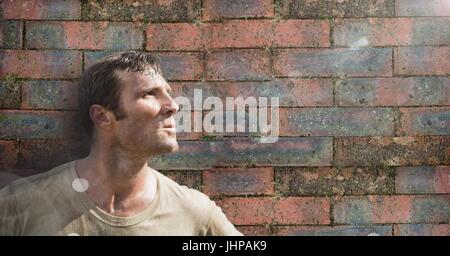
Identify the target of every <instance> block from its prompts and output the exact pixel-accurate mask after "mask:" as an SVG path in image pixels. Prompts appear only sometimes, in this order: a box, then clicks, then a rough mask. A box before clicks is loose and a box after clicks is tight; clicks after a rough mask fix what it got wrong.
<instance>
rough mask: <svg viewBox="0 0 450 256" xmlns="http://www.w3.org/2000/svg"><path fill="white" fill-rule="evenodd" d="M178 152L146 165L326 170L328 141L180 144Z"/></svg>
mask: <svg viewBox="0 0 450 256" xmlns="http://www.w3.org/2000/svg"><path fill="white" fill-rule="evenodd" d="M179 144H180V149H179V151H178V152H176V153H174V154H170V155H165V156H161V157H159V158H155V159H153V160H151V161H150V164H151V166H154V168H159V169H175V170H176V169H180V168H182V169H199V168H212V167H223V166H225V167H226V166H239V167H249V166H251V167H253V166H278V165H284V166H317V165H321V166H329V165H330V164H331V160H332V155H333V152H332V140H331V138H323V137H322V138H319V137H317V138H313V137H310V138H279V139H278V141H277V142H275V143H259V142H258V141H252V140H251V139H230V140H223V141H180V142H179Z"/></svg>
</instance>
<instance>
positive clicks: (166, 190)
mask: <svg viewBox="0 0 450 256" xmlns="http://www.w3.org/2000/svg"><path fill="white" fill-rule="evenodd" d="M156 173H157V177H158V179H159V180H160V182H161V185H162V187H161V189H162V191H161V194H162V196H163V197H164V198H167V199H168V200H171V201H172V202H174V201H177V203H178V204H180V206H184V207H188V208H198V209H202V210H204V209H207V208H210V207H211V204H212V203H213V202H212V201H211V199H210V198H209V197H208V196H207V195H205V194H204V193H202V192H200V191H198V190H196V189H193V188H189V187H187V186H185V185H180V184H178V183H177V182H175V181H174V180H172V179H170V178H169V177H167V176H165V175H164V174H162V173H160V172H158V171H156Z"/></svg>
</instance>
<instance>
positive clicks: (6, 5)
mask: <svg viewBox="0 0 450 256" xmlns="http://www.w3.org/2000/svg"><path fill="white" fill-rule="evenodd" d="M1 9H2V10H3V18H4V19H26V20H76V19H80V18H81V3H80V1H79V0H70V1H60V0H4V1H2V2H1Z"/></svg>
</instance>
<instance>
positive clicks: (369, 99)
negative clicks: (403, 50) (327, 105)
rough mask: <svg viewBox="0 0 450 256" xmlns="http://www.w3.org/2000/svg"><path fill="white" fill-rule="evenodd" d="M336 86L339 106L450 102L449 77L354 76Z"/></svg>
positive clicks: (441, 103) (439, 103) (443, 103)
mask: <svg viewBox="0 0 450 256" xmlns="http://www.w3.org/2000/svg"><path fill="white" fill-rule="evenodd" d="M335 88H336V103H337V104H338V105H339V106H427V105H450V95H449V93H448V92H449V89H450V79H449V78H447V77H408V78H403V77H395V78H391V77H389V78H387V77H386V78H351V79H345V80H339V81H338V82H337V83H336V87H335Z"/></svg>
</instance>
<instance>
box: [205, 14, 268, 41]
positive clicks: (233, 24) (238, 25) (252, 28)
mask: <svg viewBox="0 0 450 256" xmlns="http://www.w3.org/2000/svg"><path fill="white" fill-rule="evenodd" d="M273 26H274V25H273V21H271V20H247V21H241V20H231V21H224V22H221V23H214V24H213V25H212V27H211V29H212V34H211V35H212V38H211V47H212V48H242V47H247V48H249V47H269V46H271V44H272V35H273Z"/></svg>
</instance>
